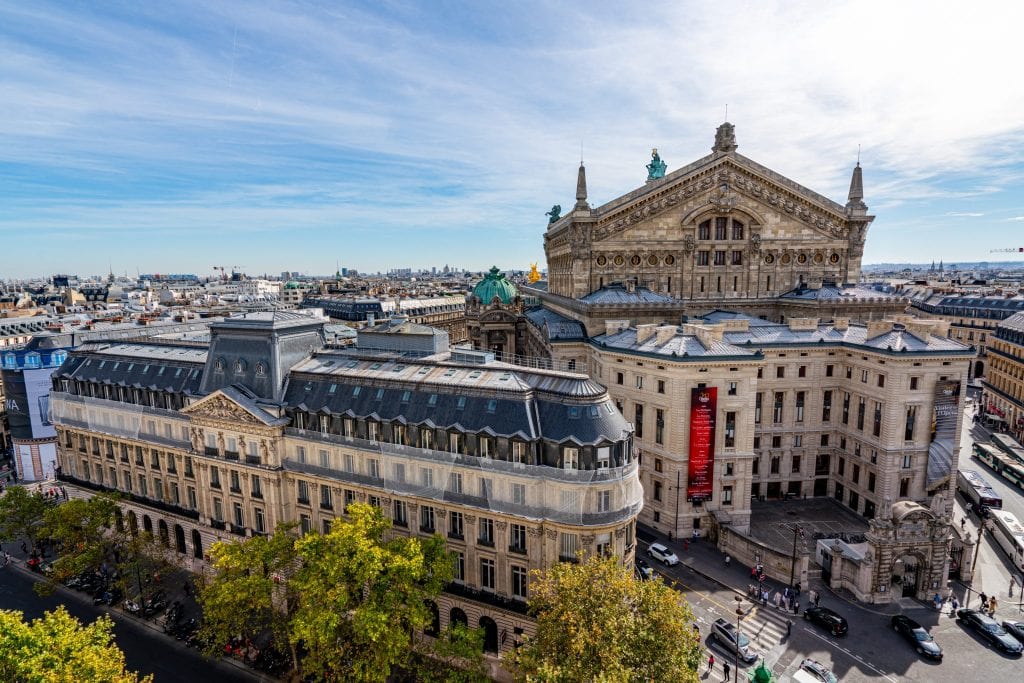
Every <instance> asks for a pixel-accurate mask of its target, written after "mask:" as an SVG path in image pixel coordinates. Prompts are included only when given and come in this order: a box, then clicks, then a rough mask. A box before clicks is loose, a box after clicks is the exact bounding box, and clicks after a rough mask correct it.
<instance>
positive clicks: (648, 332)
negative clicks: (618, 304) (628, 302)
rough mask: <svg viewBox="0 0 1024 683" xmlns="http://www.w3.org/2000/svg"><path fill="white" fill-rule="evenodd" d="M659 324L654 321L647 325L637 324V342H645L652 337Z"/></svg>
mask: <svg viewBox="0 0 1024 683" xmlns="http://www.w3.org/2000/svg"><path fill="white" fill-rule="evenodd" d="M657 327H658V326H657V325H655V324H654V323H648V324H646V325H637V326H636V343H637V344H643V343H644V342H645V341H647V340H648V339H650V338H651V337H652V336H653V335H654V330H655V328H657Z"/></svg>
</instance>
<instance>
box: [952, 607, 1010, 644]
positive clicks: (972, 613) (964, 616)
mask: <svg viewBox="0 0 1024 683" xmlns="http://www.w3.org/2000/svg"><path fill="white" fill-rule="evenodd" d="M956 618H957V619H958V620H959V621H960V623H961V624H962V625H963V626H965V627H967V628H970V629H971V630H973V631H974V632H975V633H977V634H978V635H979V636H981V638H982V640H984V641H985V642H986V643H988V644H989V645H991V646H992V647H994V648H996V649H997V650H999V651H1001V652H1005V653H1006V654H1008V655H1020V653H1021V649H1022V648H1024V645H1021V643H1020V641H1019V640H1017V639H1016V638H1014V637H1013V636H1011V635H1010V634H1009V633H1007V632H1006V631H1004V630H1003V627H1002V626H1000V625H999V623H998V622H997V621H996V620H995V619H993V618H992V617H990V616H989V615H987V614H985V613H984V612H979V611H978V610H973V609H962V610H959V611H958V612H957V613H956Z"/></svg>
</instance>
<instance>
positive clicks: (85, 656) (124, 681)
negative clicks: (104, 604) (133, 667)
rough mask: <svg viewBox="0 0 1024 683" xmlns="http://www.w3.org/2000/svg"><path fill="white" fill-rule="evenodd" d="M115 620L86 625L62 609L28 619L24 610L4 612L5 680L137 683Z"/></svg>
mask: <svg viewBox="0 0 1024 683" xmlns="http://www.w3.org/2000/svg"><path fill="white" fill-rule="evenodd" d="M113 626H114V625H113V623H112V622H111V621H110V619H109V618H108V617H105V616H104V617H100V618H99V619H97V620H96V621H94V622H93V623H92V624H89V625H88V626H83V625H82V624H80V623H79V622H78V620H77V619H75V618H74V617H72V616H71V615H69V614H68V613H67V612H66V611H64V608H63V607H58V608H57V609H56V610H55V611H53V612H47V613H46V614H45V616H43V617H42V618H41V619H36V620H34V621H32V622H26V621H25V620H24V617H23V615H22V613H21V612H12V611H0V680H3V681H18V682H19V683H137V682H138V681H144V682H147V683H148V682H150V681H152V677H149V676H147V677H145V678H141V679H140V678H139V676H138V674H136V673H132V672H130V671H126V670H125V664H124V654H123V653H122V652H121V650H120V649H118V647H117V645H115V644H114V640H113V635H112V629H113Z"/></svg>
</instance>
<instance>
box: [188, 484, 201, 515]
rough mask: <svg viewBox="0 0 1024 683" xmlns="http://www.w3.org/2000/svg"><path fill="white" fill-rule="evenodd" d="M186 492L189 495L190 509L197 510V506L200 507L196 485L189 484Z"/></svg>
mask: <svg viewBox="0 0 1024 683" xmlns="http://www.w3.org/2000/svg"><path fill="white" fill-rule="evenodd" d="M185 493H186V494H187V496H188V509H189V510H195V509H196V508H197V507H199V505H198V501H197V500H196V489H195V487H194V486H189V487H188V488H187V489H186V490H185Z"/></svg>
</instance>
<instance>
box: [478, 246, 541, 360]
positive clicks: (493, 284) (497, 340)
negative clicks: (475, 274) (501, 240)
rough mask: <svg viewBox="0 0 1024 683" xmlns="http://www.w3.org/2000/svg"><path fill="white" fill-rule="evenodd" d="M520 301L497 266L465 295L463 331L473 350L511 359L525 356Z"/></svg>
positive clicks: (524, 333) (524, 326)
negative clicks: (464, 323)
mask: <svg viewBox="0 0 1024 683" xmlns="http://www.w3.org/2000/svg"><path fill="white" fill-rule="evenodd" d="M523 310H524V306H523V299H522V297H521V296H519V291H518V289H517V288H516V286H515V285H514V284H512V282H511V281H509V280H508V279H506V278H505V274H504V273H502V272H501V271H500V270H498V267H497V266H494V267H492V268H491V270H490V272H488V273H487V275H486V276H484V279H483V280H481V281H480V282H478V283H477V284H476V286H474V287H473V291H472V292H471V293H470V294H468V295H467V296H466V331H467V334H468V335H469V340H470V342H471V343H472V344H473V348H475V349H482V350H485V351H490V352H491V353H493V354H494V355H495V356H496V357H497V358H500V359H502V360H512V359H516V358H517V357H521V356H524V355H525V341H524V337H525V335H526V331H527V327H528V323H527V320H526V318H525V317H524V316H523Z"/></svg>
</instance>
